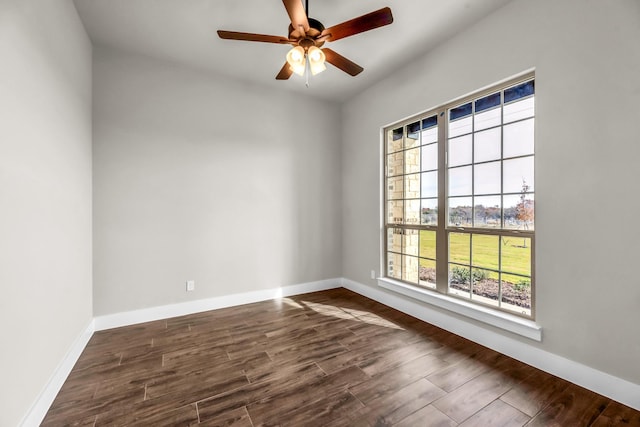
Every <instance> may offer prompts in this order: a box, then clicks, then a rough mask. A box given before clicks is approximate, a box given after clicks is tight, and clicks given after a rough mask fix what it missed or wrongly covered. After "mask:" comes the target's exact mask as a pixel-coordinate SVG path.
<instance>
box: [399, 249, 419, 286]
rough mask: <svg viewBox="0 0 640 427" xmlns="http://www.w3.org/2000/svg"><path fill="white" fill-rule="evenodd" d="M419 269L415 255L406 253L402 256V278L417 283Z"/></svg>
mask: <svg viewBox="0 0 640 427" xmlns="http://www.w3.org/2000/svg"><path fill="white" fill-rule="evenodd" d="M419 269H420V263H419V261H418V258H417V257H413V256H406V255H405V256H403V257H402V280H405V281H407V282H411V283H418V271H419Z"/></svg>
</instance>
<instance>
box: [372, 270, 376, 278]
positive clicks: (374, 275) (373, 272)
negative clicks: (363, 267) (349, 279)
mask: <svg viewBox="0 0 640 427" xmlns="http://www.w3.org/2000/svg"><path fill="white" fill-rule="evenodd" d="M371 278H372V279H375V278H376V271H375V270H371Z"/></svg>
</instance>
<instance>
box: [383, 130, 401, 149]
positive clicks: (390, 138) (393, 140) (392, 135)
mask: <svg viewBox="0 0 640 427" xmlns="http://www.w3.org/2000/svg"><path fill="white" fill-rule="evenodd" d="M400 150H402V128H398V129H393V130H390V131H389V133H388V134H387V153H393V152H395V151H400Z"/></svg>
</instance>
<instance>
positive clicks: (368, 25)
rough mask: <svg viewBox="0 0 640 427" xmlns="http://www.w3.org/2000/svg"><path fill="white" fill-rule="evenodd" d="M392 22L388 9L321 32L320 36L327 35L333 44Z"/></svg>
mask: <svg viewBox="0 0 640 427" xmlns="http://www.w3.org/2000/svg"><path fill="white" fill-rule="evenodd" d="M392 22H393V15H392V14H391V9H389V8H388V7H385V8H382V9H380V10H376V11H375V12H371V13H367V14H366V15H362V16H359V17H357V18H353V19H351V20H349V21H345V22H343V23H342V24H338V25H334V26H333V27H330V28H327V29H325V30H324V31H323V32H322V35H321V36H324V35H329V38H328V41H330V42H333V41H336V40H340V39H343V38H345V37H349V36H353V35H355V34H359V33H364V32H365V31H369V30H373V29H375V28H379V27H383V26H385V25H389V24H391V23H392Z"/></svg>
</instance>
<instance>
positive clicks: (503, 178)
mask: <svg viewBox="0 0 640 427" xmlns="http://www.w3.org/2000/svg"><path fill="white" fill-rule="evenodd" d="M534 98H535V81H534V79H533V75H527V76H525V77H521V78H519V79H517V80H512V81H510V82H508V83H507V84H504V85H501V86H497V87H494V88H492V89H488V90H485V91H483V92H481V93H478V94H475V95H473V96H471V97H468V98H465V99H464V100H462V101H457V102H454V103H450V104H447V105H444V106H442V107H440V108H437V109H434V110H432V111H430V112H428V113H425V114H423V115H420V116H418V117H415V118H413V119H410V120H407V121H404V122H401V123H398V124H396V125H392V126H390V127H388V128H386V129H385V132H384V135H385V136H384V138H385V141H384V150H385V153H384V156H385V178H384V180H385V187H384V188H385V190H384V211H385V215H384V218H385V220H384V232H385V251H384V254H385V265H386V277H388V278H390V279H394V280H399V281H402V282H406V283H408V284H411V285H416V286H419V287H422V288H427V289H431V290H433V291H435V292H439V293H443V294H447V295H450V296H453V297H456V298H462V299H465V300H468V301H471V302H475V303H477V304H482V305H485V306H489V307H492V308H495V309H498V310H502V311H506V312H509V313H513V314H517V315H520V316H523V317H526V318H533V315H534V312H533V292H534V268H533V262H534V259H533V258H534V246H535V228H534V200H535V199H534V195H535V182H534V157H535V156H534V120H535V109H534Z"/></svg>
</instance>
